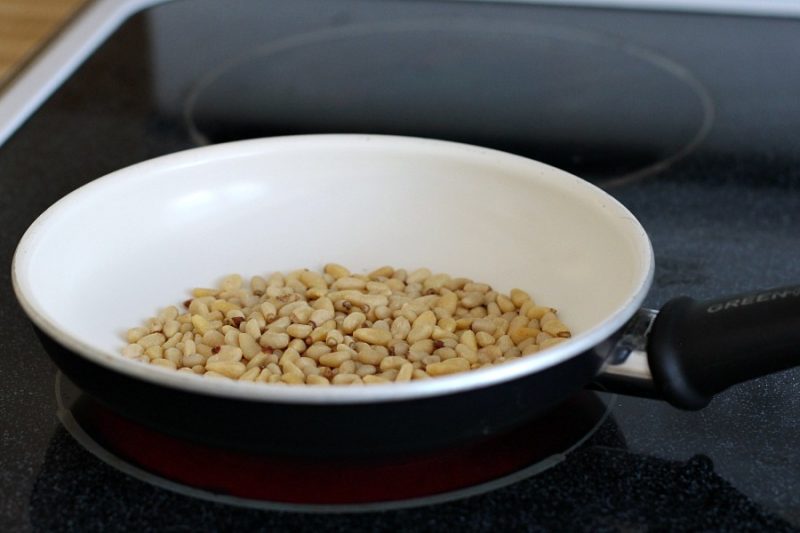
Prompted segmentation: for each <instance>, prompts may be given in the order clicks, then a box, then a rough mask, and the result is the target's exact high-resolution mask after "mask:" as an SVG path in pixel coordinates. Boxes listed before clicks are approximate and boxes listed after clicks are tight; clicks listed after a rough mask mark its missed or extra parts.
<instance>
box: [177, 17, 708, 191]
mask: <svg viewBox="0 0 800 533" xmlns="http://www.w3.org/2000/svg"><path fill="white" fill-rule="evenodd" d="M184 118H185V121H186V124H187V127H188V129H189V131H190V133H191V135H192V138H193V139H194V141H195V142H196V143H198V144H208V143H218V142H224V141H231V140H239V139H245V138H253V137H263V136H273V135H287V134H300V133H379V134H399V135H412V136H419V137H433V138H439V139H447V140H453V141H460V142H468V143H472V144H478V145H482V146H487V147H492V148H498V149H502V150H505V151H509V152H512V153H517V154H520V155H524V156H527V157H531V158H533V159H537V160H540V161H544V162H546V163H550V164H552V165H555V166H557V167H559V168H563V169H565V170H568V171H571V172H573V173H576V174H577V175H580V176H582V177H585V178H587V179H592V180H594V181H607V182H608V181H612V182H614V181H628V180H632V179H636V178H640V177H644V176H647V175H651V174H653V173H656V172H658V171H660V170H662V169H663V168H666V167H667V166H669V165H670V164H672V163H674V162H675V161H677V160H679V159H681V158H682V157H683V156H685V155H687V154H688V153H690V152H691V151H692V150H693V149H694V147H695V146H696V145H697V144H698V143H699V142H700V141H701V140H702V139H703V138H704V137H705V135H706V133H707V132H708V130H709V129H710V127H711V124H712V122H713V103H712V101H711V98H710V96H709V95H708V93H707V91H706V90H705V88H704V87H703V86H702V84H700V82H699V81H697V79H696V78H695V77H694V76H693V75H692V73H691V72H689V71H688V70H687V69H686V68H684V67H683V66H681V65H679V64H677V63H675V62H674V61H672V60H670V59H669V58H667V57H664V56H662V55H659V54H658V53H656V52H654V51H650V50H647V49H644V48H640V47H637V46H636V45H635V44H633V43H629V42H624V41H620V40H616V39H614V38H611V37H608V36H605V35H601V34H595V33H590V32H586V31H583V30H578V29H573V28H567V27H559V26H551V25H541V24H540V25H535V24H530V23H526V24H518V23H515V22H514V21H508V20H506V21H477V20H476V21H472V20H469V19H464V20H458V21H447V23H446V24H443V23H442V21H404V22H402V23H373V24H365V25H351V26H342V27H339V28H334V29H328V30H322V31H318V32H312V33H307V34H300V35H295V36H293V37H291V38H289V39H286V40H283V41H277V42H272V43H269V44H265V45H264V46H262V47H258V48H255V49H253V50H251V51H250V52H249V53H246V54H243V55H241V56H239V57H235V58H232V59H231V60H230V61H229V62H228V63H225V64H222V65H218V66H217V67H216V68H214V69H212V70H210V71H209V72H208V73H207V74H206V75H205V76H204V77H202V78H201V79H200V80H198V81H197V82H196V84H195V85H194V87H193V88H192V90H191V92H190V93H189V95H188V97H187V99H186V101H185V105H184Z"/></svg>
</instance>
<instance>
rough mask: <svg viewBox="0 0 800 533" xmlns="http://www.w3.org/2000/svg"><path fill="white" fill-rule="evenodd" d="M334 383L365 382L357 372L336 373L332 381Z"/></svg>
mask: <svg viewBox="0 0 800 533" xmlns="http://www.w3.org/2000/svg"><path fill="white" fill-rule="evenodd" d="M331 382H332V383H333V384H334V385H355V384H361V383H364V381H363V380H362V379H361V376H357V375H356V374H336V375H335V376H333V380H332V381H331Z"/></svg>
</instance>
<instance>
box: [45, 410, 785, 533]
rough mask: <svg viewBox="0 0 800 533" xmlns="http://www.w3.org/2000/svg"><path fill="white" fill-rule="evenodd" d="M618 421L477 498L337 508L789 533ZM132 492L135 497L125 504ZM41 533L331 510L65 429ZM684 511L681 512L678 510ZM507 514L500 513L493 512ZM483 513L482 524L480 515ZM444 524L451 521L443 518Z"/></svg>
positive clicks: (288, 519)
mask: <svg viewBox="0 0 800 533" xmlns="http://www.w3.org/2000/svg"><path fill="white" fill-rule="evenodd" d="M615 434H616V430H615V424H614V421H613V419H608V420H607V421H606V422H605V424H604V425H603V427H602V428H601V430H600V431H598V432H597V433H596V434H595V437H593V438H592V439H591V440H590V441H589V442H587V443H586V444H585V445H584V446H582V447H581V448H580V449H578V450H576V451H575V452H573V453H572V454H571V455H570V456H569V458H567V460H565V461H563V462H562V463H560V464H558V465H556V466H554V467H553V468H551V469H549V470H547V471H545V472H542V473H541V474H540V475H538V476H535V477H532V478H528V479H525V480H522V481H519V482H517V483H515V484H512V485H509V486H506V487H503V488H500V489H497V490H495V491H491V492H488V493H485V494H482V495H477V496H473V497H469V498H465V499H462V500H458V501H452V502H448V503H442V504H438V505H431V506H424V507H417V508H411V509H403V510H394V511H382V512H378V513H357V514H339V515H337V516H338V518H337V520H338V522H337V524H338V525H339V526H344V527H345V528H346V529H348V530H369V531H397V530H399V529H402V530H405V531H416V530H420V531H422V530H426V531H430V530H437V529H442V528H446V527H452V525H453V524H458V528H459V531H483V530H485V527H484V526H485V524H488V523H490V521H489V520H490V517H491V523H496V521H497V520H498V519H500V520H501V521H502V524H503V528H504V529H505V530H528V531H529V530H532V529H543V530H550V531H564V530H573V531H575V530H584V531H586V530H598V528H599V529H608V530H612V531H619V530H647V529H648V528H649V529H652V528H653V527H655V528H656V529H659V528H663V529H664V530H672V531H675V530H695V531H697V530H716V531H719V530H728V531H731V530H751V531H791V530H792V528H791V527H790V526H789V525H788V524H786V523H785V522H783V521H781V520H780V519H778V518H776V517H774V516H771V515H769V514H767V513H765V512H764V511H763V510H762V509H760V508H759V507H758V506H756V505H754V504H753V503H751V502H750V501H749V500H748V499H747V498H746V497H745V496H743V495H742V494H741V493H739V492H738V491H737V490H736V489H734V488H733V487H732V486H731V485H730V484H728V483H727V482H726V481H724V480H723V479H721V478H720V477H719V476H717V475H716V474H715V472H714V467H713V464H712V463H711V461H710V460H708V459H707V458H705V457H703V456H697V457H695V458H693V459H691V460H689V461H687V462H671V461H664V460H660V459H656V458H652V457H646V456H640V455H634V454H631V453H629V452H627V451H626V450H625V449H624V448H620V447H616V446H614V445H613V443H614V442H615V441H616V442H619V441H618V439H617V438H616V436H615ZM132 500H136V502H137V505H135V506H134V505H130V502H131V501H132ZM30 508H31V512H30V519H31V525H32V526H33V529H34V530H37V531H55V530H63V529H65V528H67V529H70V530H79V531H84V530H106V529H109V528H113V527H115V526H118V525H119V524H125V525H126V528H128V529H131V530H153V529H158V530H181V531H183V530H186V531H219V530H229V529H232V528H234V527H235V528H236V529H239V530H243V529H244V530H259V531H324V530H326V529H327V528H328V527H329V526H330V524H331V522H330V520H331V516H330V515H329V514H302V515H299V514H297V513H293V512H286V511H266V510H257V509H247V508H241V507H236V506H231V505H225V504H222V503H218V502H213V501H207V500H200V499H196V498H192V497H190V496H186V495H182V494H179V493H176V492H173V491H169V490H164V489H162V488H159V487H156V486H154V485H151V484H148V483H144V482H142V481H139V480H137V479H135V478H133V477H131V476H128V475H126V474H124V473H122V472H120V471H118V470H116V469H114V468H112V467H110V466H108V465H107V464H106V463H104V462H102V461H99V460H97V459H96V458H95V457H94V456H93V455H91V454H90V453H89V452H87V451H86V450H85V449H84V448H83V447H81V445H80V444H78V443H77V442H76V441H75V440H74V439H73V438H72V437H71V436H70V434H69V433H68V432H67V431H66V430H65V429H64V428H59V429H58V430H57V431H56V433H55V435H54V436H53V439H52V440H51V442H50V445H49V447H48V449H47V453H46V458H45V461H44V464H43V466H42V468H41V471H40V472H39V474H38V476H37V480H36V482H35V484H34V487H33V490H32V493H31V497H30ZM676 510H679V512H676ZM498 517H501V518H498ZM484 519H486V520H487V521H486V522H484ZM448 525H449V526H448Z"/></svg>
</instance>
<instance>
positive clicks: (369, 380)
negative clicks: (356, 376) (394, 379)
mask: <svg viewBox="0 0 800 533" xmlns="http://www.w3.org/2000/svg"><path fill="white" fill-rule="evenodd" d="M361 379H362V380H363V381H364V383H366V384H367V385H373V384H381V383H390V381H389V380H388V379H386V378H383V377H381V376H374V375H366V376H364V377H362V378H361Z"/></svg>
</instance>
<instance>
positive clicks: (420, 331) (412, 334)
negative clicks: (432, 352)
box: [406, 324, 433, 344]
mask: <svg viewBox="0 0 800 533" xmlns="http://www.w3.org/2000/svg"><path fill="white" fill-rule="evenodd" d="M432 334H433V326H432V325H430V324H423V325H421V326H418V327H412V328H411V331H409V332H408V336H407V337H406V340H407V341H408V342H409V343H410V344H414V343H415V342H417V341H421V340H423V339H427V338H429V337H430V336H431V335H432Z"/></svg>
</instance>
